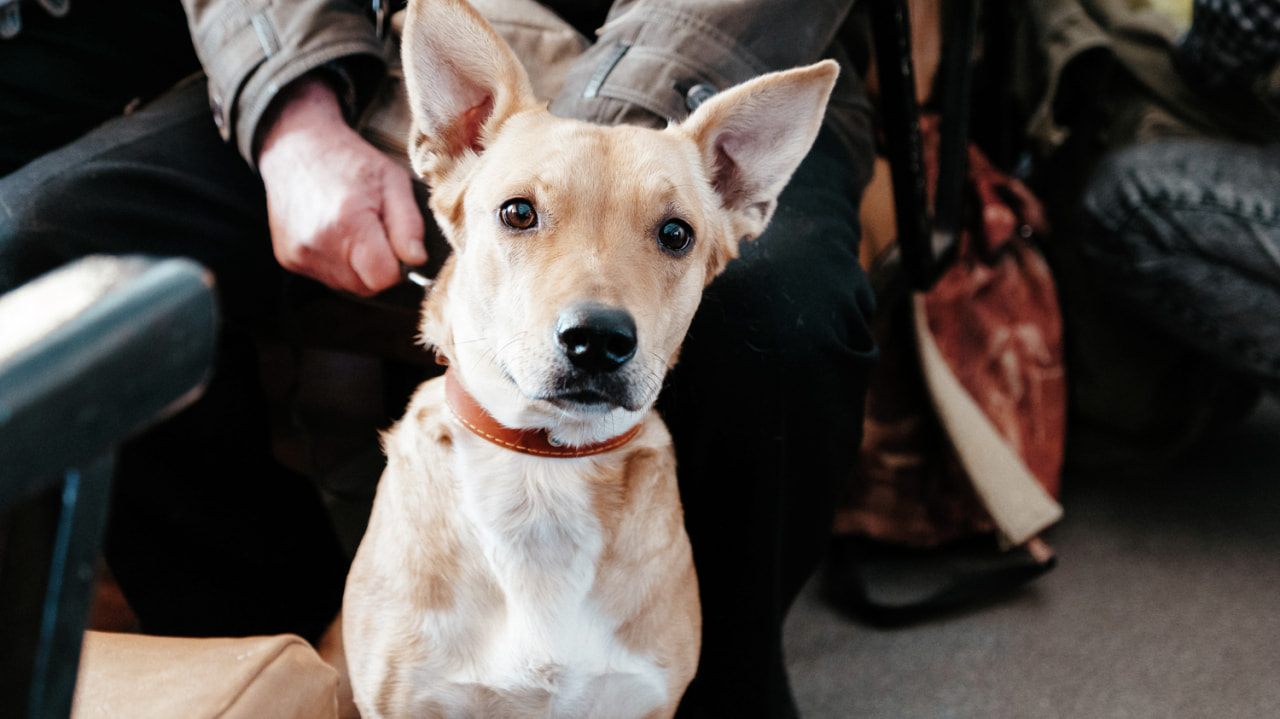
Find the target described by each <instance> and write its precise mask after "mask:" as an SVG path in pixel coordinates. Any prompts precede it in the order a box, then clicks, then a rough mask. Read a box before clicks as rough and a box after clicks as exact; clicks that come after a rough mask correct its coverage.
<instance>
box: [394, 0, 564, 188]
mask: <svg viewBox="0 0 1280 719" xmlns="http://www.w3.org/2000/svg"><path fill="white" fill-rule="evenodd" d="M401 39H402V44H401V59H402V61H403V65H404V74H405V86H406V88H407V89H408V94H409V109H410V111H411V112H412V114H413V128H412V129H411V131H410V136H409V159H410V161H411V162H412V163H413V169H414V171H415V172H417V173H418V174H419V175H421V176H422V177H424V178H426V179H427V182H428V183H430V184H431V185H433V186H434V185H435V184H436V183H438V182H439V181H440V180H442V179H443V178H444V177H445V176H446V175H447V174H448V173H449V171H450V170H452V169H453V167H454V166H455V165H456V164H457V162H458V160H460V159H462V158H463V157H464V156H466V154H467V153H470V152H475V153H479V152H482V151H483V150H484V145H485V143H486V142H487V141H488V139H489V138H491V137H492V136H493V134H494V133H495V132H496V131H497V129H498V128H499V127H500V126H501V125H502V123H503V122H505V121H506V120H507V119H508V118H509V117H511V116H512V115H514V114H516V113H518V112H521V111H524V110H528V109H534V108H537V107H540V105H539V104H538V101H537V100H536V99H535V98H534V95H533V89H532V87H531V86H530V84H529V76H528V74H527V73H526V72H525V69H524V66H523V65H521V64H520V60H519V59H518V58H517V57H516V55H515V53H514V52H512V50H511V48H510V47H509V46H508V45H507V44H506V42H504V41H503V40H502V38H501V37H500V36H499V35H498V33H497V32H496V31H495V30H494V29H493V27H492V26H490V25H489V23H488V22H486V21H485V20H484V18H483V17H481V16H480V13H478V12H477V11H476V10H475V8H473V7H471V5H470V4H469V3H467V2H466V0H413V1H412V2H410V3H409V9H408V13H407V15H406V18H405V25H404V32H403V33H402V37H401Z"/></svg>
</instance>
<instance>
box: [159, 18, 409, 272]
mask: <svg viewBox="0 0 1280 719" xmlns="http://www.w3.org/2000/svg"><path fill="white" fill-rule="evenodd" d="M184 5H185V6H186V10H187V18H188V22H189V25H190V27H191V33H192V40H193V42H194V44H195V47H196V52H197V54H198V55H199V56H200V60H201V63H202V64H203V66H204V68H205V72H206V74H207V75H208V82H209V102H210V109H211V111H212V113H213V119H214V122H215V124H217V125H218V128H219V130H220V132H221V133H222V136H223V138H224V139H226V140H227V141H228V142H232V143H235V145H236V147H237V148H238V149H239V150H240V153H241V155H243V156H244V158H245V160H246V161H247V162H248V163H249V164H250V165H252V166H254V167H256V168H257V169H258V170H259V171H260V172H261V174H262V180H263V183H264V185H265V186H266V191H267V210H268V214H269V221H270V228H271V239H272V245H273V249H274V251H275V255H276V258H277V260H279V262H280V264H281V265H282V266H283V267H285V268H286V269H288V270H291V271H293V272H297V273H299V274H302V275H306V276H308V277H311V278H313V279H316V280H319V281H321V282H323V283H325V284H327V285H329V286H330V287H333V288H335V289H341V290H347V291H350V292H354V293H356V294H360V295H369V294H373V293H376V292H378V291H381V290H383V289H386V288H388V287H390V286H392V285H394V284H396V283H397V282H399V280H400V269H399V263H400V262H403V263H405V264H408V265H417V264H421V263H423V262H425V261H426V251H425V250H424V248H423V246H422V237H423V219H422V216H421V213H420V211H419V209H418V207H417V204H416V203H415V202H414V199H413V190H412V181H411V179H410V177H409V175H408V173H407V172H406V171H405V170H404V169H402V168H401V167H400V166H399V165H397V164H395V163H394V162H392V161H391V160H390V159H389V158H387V157H386V156H384V155H382V154H381V153H380V152H378V151H377V150H376V149H375V148H374V147H373V146H372V145H370V144H368V143H367V142H366V141H365V140H364V139H363V138H361V137H360V136H359V135H358V134H357V133H356V132H355V131H354V130H352V129H351V127H350V125H348V119H349V118H350V117H353V116H355V115H356V114H357V112H358V110H359V107H360V103H361V101H362V98H363V97H367V96H368V95H369V94H370V92H371V91H372V88H373V86H374V85H375V84H376V82H377V80H378V79H379V77H380V76H381V74H382V72H383V71H384V68H383V61H382V52H383V49H382V44H381V43H380V41H379V40H378V38H377V36H376V34H375V32H374V27H373V23H372V21H371V20H370V18H369V17H368V15H367V13H366V12H365V8H364V3H361V2H357V1H354V0H290V2H269V0H236V1H231V0H184ZM335 87H338V88H339V89H341V90H342V91H343V92H342V95H343V96H344V97H342V98H340V97H339V94H338V93H337V92H335Z"/></svg>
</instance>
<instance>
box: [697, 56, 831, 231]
mask: <svg viewBox="0 0 1280 719" xmlns="http://www.w3.org/2000/svg"><path fill="white" fill-rule="evenodd" d="M839 71H840V70H839V66H838V65H837V64H836V63H835V61H833V60H824V61H822V62H819V63H816V64H813V65H809V66H807V67H801V68H796V69H794V70H785V71H782V72H773V73H769V74H767V75H762V76H760V77H758V78H755V79H754V80H750V81H748V82H745V83H742V84H741V85H737V86H735V87H732V88H730V89H728V90H725V91H724V92H722V93H719V94H717V95H714V96H713V97H711V99H709V100H707V101H706V102H705V103H703V104H702V105H701V106H700V107H699V108H698V109H697V110H696V111H695V112H694V113H693V115H691V116H690V117H689V118H688V119H687V120H685V121H684V122H683V123H681V125H680V126H679V127H678V128H677V129H678V131H680V132H683V133H685V134H686V135H687V136H689V137H690V138H692V139H693V141H694V142H695V143H696V144H697V145H698V149H699V150H700V151H701V153H702V158H703V162H704V164H705V166H706V167H707V168H708V169H709V171H710V172H711V184H712V187H713V188H714V189H715V191H716V194H717V195H719V197H720V202H721V205H722V206H723V207H724V208H725V209H726V210H728V211H729V213H730V216H731V223H732V228H733V232H734V234H733V236H732V238H731V241H735V242H736V241H737V240H738V239H742V238H746V239H750V238H754V237H756V236H758V235H759V234H760V233H761V232H763V231H764V228H765V226H766V225H768V224H769V218H770V217H772V216H773V211H774V208H776V207H777V204H778V195H779V193H781V192H782V188H784V187H786V184H787V182H788V181H789V180H790V179H791V174H792V173H793V172H795V170H796V168H797V167H799V166H800V161H801V160H803V159H804V156H805V155H806V154H808V152H809V148H810V146H812V145H813V141H814V138H816V137H817V136H818V129H819V128H820V127H821V126H822V116H823V113H824V112H825V110H826V106H827V98H828V97H830V95H831V89H832V88H833V87H834V86H835V82H836V75H837V74H838V73H839ZM735 254H736V253H735Z"/></svg>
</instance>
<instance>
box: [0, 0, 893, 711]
mask: <svg viewBox="0 0 1280 719" xmlns="http://www.w3.org/2000/svg"><path fill="white" fill-rule="evenodd" d="M83 4H85V5H89V4H90V3H83ZM74 15H75V10H74V9H73V12H72V16H74ZM3 53H4V48H3V46H2V44H0V68H5V67H6V64H5V58H4V54H3ZM4 74H7V73H6V72H5V71H3V70H0V75H4ZM5 81H7V78H5ZM3 93H4V88H3V87H0V97H3ZM0 103H3V100H0ZM4 132H5V135H4V137H6V138H11V137H12V135H11V133H10V132H9V128H7V127H6V128H4ZM8 141H10V140H8V139H6V142H8ZM864 175H865V172H859V171H857V168H855V166H854V163H853V162H852V161H851V160H850V159H849V157H848V154H847V153H846V152H845V151H844V149H843V148H842V146H840V145H839V143H837V142H836V141H835V140H834V139H832V138H831V137H830V136H829V135H828V134H825V133H824V134H823V135H822V136H821V137H820V138H819V141H818V143H817V145H816V146H815V148H814V150H813V151H812V152H811V153H810V155H809V157H808V158H806V160H805V162H804V164H803V165H802V166H801V168H800V170H799V171H798V172H797V173H796V175H795V177H794V178H793V180H792V182H791V184H790V185H789V186H788V188H787V190H786V191H785V192H784V193H783V196H782V198H781V201H780V205H779V209H778V212H777V214H776V216H775V218H774V220H773V222H772V224H771V225H770V227H769V229H768V231H767V232H766V233H765V234H764V236H762V237H760V238H759V239H757V240H756V241H755V242H753V243H751V244H748V245H745V246H744V248H743V252H742V257H741V258H739V259H738V260H735V261H734V262H733V263H731V264H730V266H729V267H728V268H727V270H726V272H725V274H724V275H722V276H721V277H720V278H718V279H717V280H716V281H715V282H713V283H712V285H711V286H710V287H709V288H708V290H707V293H706V297H705V300H704V303H703V306H702V308H701V309H700V310H699V312H698V315H697V316H696V317H695V319H694V323H693V326H692V328H691V329H690V332H689V336H688V339H687V341H686V344H685V347H684V351H683V352H682V354H681V360H680V364H679V365H678V366H677V367H676V369H675V370H674V371H673V373H672V374H671V376H670V378H669V381H668V386H667V388H666V390H665V391H664V392H663V394H662V396H661V398H660V400H659V409H660V410H661V411H662V413H663V416H664V417H665V419H666V420H667V423H668V425H669V426H670V428H671V431H672V434H673V436H674V438H675V443H676V447H677V454H678V460H679V471H680V485H681V493H682V497H683V500H684V503H685V515H686V520H687V526H688V530H689V534H690V537H691V539H692V543H693V550H694V560H695V562H696V564H697V568H698V575H699V580H700V583H701V591H702V603H703V613H704V641H703V654H702V661H701V664H700V667H699V673H698V676H697V678H696V679H695V681H694V684H693V685H692V686H691V688H690V690H689V694H688V695H687V697H686V701H685V702H684V704H683V705H682V709H681V714H680V716H682V717H721V716H736V717H786V716H793V715H794V714H795V708H794V705H793V702H792V699H791V695H790V690H789V687H788V684H787V679H786V672H785V667H784V662H783V656H782V645H781V632H782V622H783V619H784V617H785V615H786V612H787V610H788V608H789V606H790V604H791V602H792V600H793V599H794V598H795V596H796V593H797V592H798V591H799V589H800V587H801V586H802V585H803V583H804V582H805V580H806V579H807V578H808V577H809V576H810V575H811V573H812V572H813V570H814V568H815V567H816V566H817V564H818V562H819V561H820V559H821V556H822V554H823V552H824V550H825V548H826V545H827V541H828V538H829V532H830V526H831V517H832V511H833V506H834V497H835V487H836V483H837V482H838V481H839V480H841V479H842V478H843V477H844V476H845V474H846V473H847V471H848V469H849V467H850V466H851V463H852V458H853V452H854V450H855V448H856V447H857V445H858V441H859V437H860V434H861V426H862V402H863V395H864V392H865V385H866V379H867V376H868V369H869V363H870V361H871V359H872V356H873V348H872V342H871V336H870V331H869V329H868V315H869V313H870V312H871V302H872V301H871V293H870V290H869V287H868V284H867V281H866V278H865V276H864V275H863V274H862V272H861V270H860V269H859V267H858V263H857V246H858V217H857V205H856V198H857V197H859V196H860V193H861V189H862V188H861V187H860V186H858V183H859V182H860V179H859V178H861V177H863V176H864ZM0 201H3V202H4V204H5V207H6V209H7V210H8V211H7V212H5V213H0V290H3V289H8V288H10V287H12V286H13V285H14V283H16V282H19V281H21V280H23V279H26V278H29V277H30V276H31V274H32V273H34V272H36V271H39V270H41V269H45V268H48V267H50V266H53V265H56V264H58V263H61V262H65V261H67V260H69V259H72V258H74V257H77V256H81V255H83V254H87V253H89V252H97V251H106V252H147V253H156V254H178V255H186V256H189V257H193V258H195V259H197V260H199V261H201V262H203V263H205V264H206V265H208V266H209V267H210V268H212V269H213V271H214V273H215V275H216V276H217V279H218V287H219V293H220V299H221V303H222V306H223V309H224V312H225V314H226V317H227V321H226V326H225V331H224V333H223V338H222V349H221V351H220V357H219V363H218V366H217V368H216V373H215V379H214V381H213V384H212V385H211V386H210V387H209V389H208V391H207V392H206V394H205V396H204V398H203V399H202V400H201V401H200V402H198V403H197V404H196V405H194V406H193V407H191V408H190V409H188V410H187V411H185V412H184V413H182V414H181V415H179V416H178V417H175V418H173V419H172V420H170V421H168V422H167V423H166V424H164V425H163V426H161V427H159V428H157V429H156V430H154V431H152V432H150V433H149V434H148V435H147V436H145V437H143V438H141V439H140V440H138V441H136V442H133V443H131V444H130V445H129V446H128V447H127V448H126V451H125V452H124V456H123V457H122V459H121V466H120V471H119V475H118V478H117V487H118V491H117V496H116V499H115V502H114V504H113V508H112V523H111V527H110V529H109V536H108V544H107V550H108V560H109V562H110V564H111V566H112V568H113V570H114V571H115V572H116V574H117V576H118V578H119V580H120V582H121V585H122V587H123V589H124V591H125V593H126V596H127V598H128V599H129V601H130V602H131V604H132V605H133V606H134V608H135V610H136V611H137V613H138V614H139V617H140V619H141V620H142V622H143V627H144V629H145V630H146V631H149V632H155V633H169V634H188V635H202V634H203V635H209V634H215V635H237V634H250V633H270V632H284V631H293V632H298V633H301V634H303V635H304V636H309V637H313V638H314V637H315V636H316V634H317V633H318V632H319V631H320V629H321V627H322V626H323V625H324V623H325V621H327V619H328V618H329V617H330V616H332V614H333V613H334V612H336V610H337V609H338V606H339V604H340V600H341V591H342V583H343V579H344V577H345V572H346V569H347V559H346V557H345V556H344V555H343V554H342V553H341V551H340V549H339V545H338V543H337V542H336V539H335V537H334V533H333V531H332V529H331V527H330V524H329V522H328V518H327V516H326V515H325V512H324V508H323V506H322V504H321V502H320V501H319V499H318V496H317V493H316V491H315V490H314V488H313V487H312V486H311V485H310V484H309V483H308V482H307V481H306V480H305V479H303V478H301V477H297V476H295V475H293V474H291V473H289V472H287V471H285V470H284V469H283V468H281V467H280V466H279V465H277V464H276V463H275V462H274V461H273V460H272V458H271V455H270V452H269V433H268V427H267V423H266V410H265V406H264V401H263V398H262V393H261V390H260V388H259V387H258V385H257V373H256V368H255V366H254V362H253V352H252V331H253V328H254V324H255V321H256V318H257V316H258V315H260V314H261V313H262V312H263V311H265V310H264V309H263V308H265V307H270V306H272V303H273V302H274V297H275V294H276V292H277V291H278V287H279V283H280V281H281V278H282V272H281V271H280V270H279V269H278V268H277V267H276V265H275V263H274V261H273V259H272V256H271V249H270V241H269V238H268V236H267V224H266V219H265V201H264V199H263V190H262V186H261V181H260V180H259V179H258V178H257V177H256V176H255V175H253V173H251V172H250V171H249V170H248V169H247V167H246V165H245V164H244V162H243V161H242V160H241V159H240V158H239V157H238V156H237V154H236V152H235V150H234V148H232V147H230V146H227V145H224V144H223V143H222V142H221V140H220V139H219V138H218V136H217V133H216V132H215V129H214V127H213V124H212V121H211V120H210V117H209V112H208V109H207V103H206V99H205V96H204V84H203V82H202V81H200V80H199V79H197V80H194V81H191V82H188V83H187V84H184V85H180V86H179V87H177V88H176V89H175V90H174V91H172V92H171V93H169V94H167V95H165V96H163V97H162V98H160V99H159V100H157V101H155V102H153V103H151V104H150V105H148V106H146V107H145V108H143V109H142V110H140V111H137V112H134V113H132V114H130V115H129V116H127V117H123V118H119V119H116V120H112V121H110V122H108V123H107V124H105V125H103V126H102V127H100V128H98V129H96V130H94V131H92V132H90V133H89V134H87V135H86V136H84V137H83V138H82V139H79V140H76V141H75V142H73V143H72V144H70V145H67V146H66V147H64V148H62V149H61V150H58V151H55V152H53V153H50V154H46V155H44V156H43V157H41V158H40V159H38V160H36V161H34V162H32V163H31V164H28V165H26V166H25V167H22V168H21V169H20V170H17V171H16V172H14V173H12V174H10V175H8V176H7V177H4V178H3V179H0ZM374 429H375V428H374V427H370V429H369V431H370V432H371V433H372V432H373V431H374Z"/></svg>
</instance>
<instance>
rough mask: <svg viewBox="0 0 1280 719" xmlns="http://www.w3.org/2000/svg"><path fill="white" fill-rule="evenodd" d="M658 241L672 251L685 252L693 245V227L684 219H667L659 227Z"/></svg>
mask: <svg viewBox="0 0 1280 719" xmlns="http://www.w3.org/2000/svg"><path fill="white" fill-rule="evenodd" d="M658 242H659V243H661V244H662V246H663V247H665V248H666V249H667V250H669V251H671V252H675V253H677V254H684V253H686V252H688V251H689V248H690V247H693V228H692V227H690V226H689V225H688V223H686V222H685V221H684V220H675V219H671V220H667V221H666V222H664V223H662V226H661V227H659V228H658Z"/></svg>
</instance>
